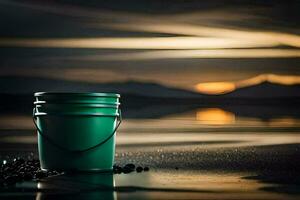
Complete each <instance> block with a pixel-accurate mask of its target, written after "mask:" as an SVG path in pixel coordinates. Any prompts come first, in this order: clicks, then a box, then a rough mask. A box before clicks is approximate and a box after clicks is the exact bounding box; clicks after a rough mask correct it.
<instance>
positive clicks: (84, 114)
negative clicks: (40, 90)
mask: <svg viewBox="0 0 300 200" xmlns="http://www.w3.org/2000/svg"><path fill="white" fill-rule="evenodd" d="M47 115H50V116H71V117H72V116H76V117H78V116H90V117H118V116H120V114H119V113H116V114H105V113H88V112H81V113H69V112H63V113H51V112H36V113H34V116H47Z"/></svg>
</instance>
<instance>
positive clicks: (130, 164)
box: [124, 163, 135, 170]
mask: <svg viewBox="0 0 300 200" xmlns="http://www.w3.org/2000/svg"><path fill="white" fill-rule="evenodd" d="M124 167H127V168H130V169H132V170H135V165H134V164H132V163H129V164H126V165H125V166H124Z"/></svg>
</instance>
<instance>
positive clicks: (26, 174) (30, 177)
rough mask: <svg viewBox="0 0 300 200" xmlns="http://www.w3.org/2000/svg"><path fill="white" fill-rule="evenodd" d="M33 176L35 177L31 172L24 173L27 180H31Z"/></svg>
mask: <svg viewBox="0 0 300 200" xmlns="http://www.w3.org/2000/svg"><path fill="white" fill-rule="evenodd" d="M32 178H33V175H32V174H31V173H30V172H26V173H24V176H23V179H24V180H25V181H29V180H31V179H32Z"/></svg>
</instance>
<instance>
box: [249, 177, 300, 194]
mask: <svg viewBox="0 0 300 200" xmlns="http://www.w3.org/2000/svg"><path fill="white" fill-rule="evenodd" d="M244 179H251V180H258V181H259V182H262V183H269V184H272V185H273V186H265V187H261V188H260V190H263V191H268V192H276V193H285V194H289V195H300V172H299V171H264V172H261V173H259V174H258V175H256V176H247V177H244Z"/></svg>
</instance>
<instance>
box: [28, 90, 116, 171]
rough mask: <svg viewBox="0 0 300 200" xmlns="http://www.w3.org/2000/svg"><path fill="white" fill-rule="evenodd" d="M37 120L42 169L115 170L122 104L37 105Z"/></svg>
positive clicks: (34, 111)
mask: <svg viewBox="0 0 300 200" xmlns="http://www.w3.org/2000/svg"><path fill="white" fill-rule="evenodd" d="M52 94H53V93H52ZM80 94H82V93H80ZM59 95H60V94H59ZM68 95H69V97H70V100H71V101H72V95H70V94H68ZM76 95H77V94H74V96H76ZM33 119H34V124H35V125H36V127H37V132H38V149H39V158H40V162H41V168H42V169H45V170H63V171H111V170H112V167H113V163H114V154H115V133H116V130H117V129H118V127H119V125H120V123H121V119H122V118H121V111H120V109H119V108H118V106H107V105H100V104H83V105H81V104H77V103H76V104H47V103H43V104H41V105H39V104H36V107H35V108H34V109H33Z"/></svg>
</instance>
